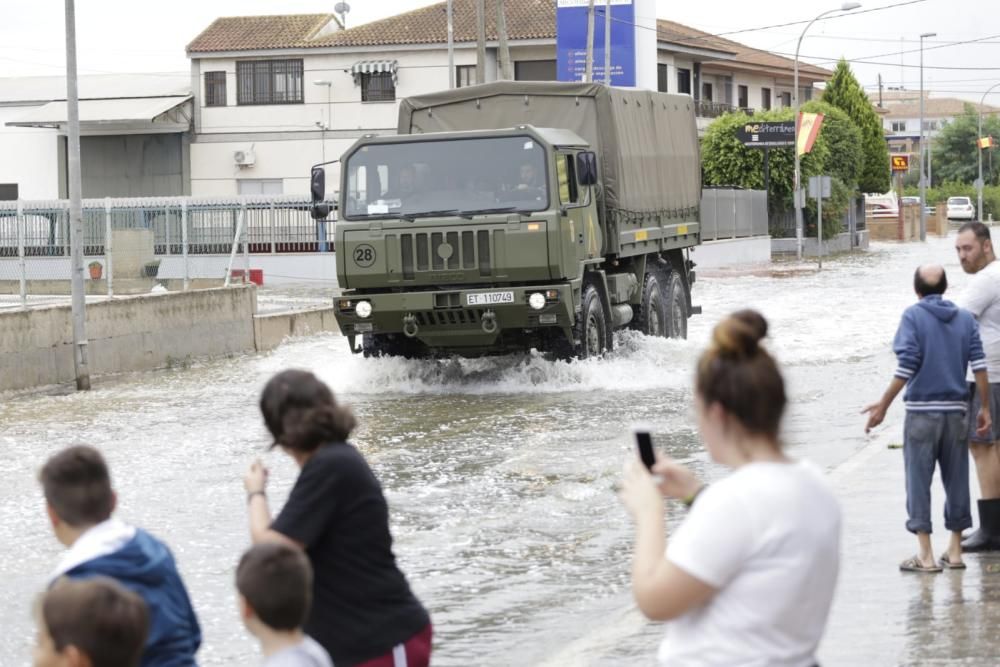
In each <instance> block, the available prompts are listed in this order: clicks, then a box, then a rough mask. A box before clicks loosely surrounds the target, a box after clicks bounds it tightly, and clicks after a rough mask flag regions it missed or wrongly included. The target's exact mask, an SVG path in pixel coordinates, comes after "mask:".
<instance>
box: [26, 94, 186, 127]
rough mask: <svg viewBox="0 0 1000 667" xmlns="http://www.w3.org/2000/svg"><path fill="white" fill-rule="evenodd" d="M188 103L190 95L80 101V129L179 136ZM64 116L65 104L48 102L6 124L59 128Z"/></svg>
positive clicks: (65, 120) (65, 121)
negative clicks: (124, 129) (125, 129)
mask: <svg viewBox="0 0 1000 667" xmlns="http://www.w3.org/2000/svg"><path fill="white" fill-rule="evenodd" d="M189 100H191V96H190V95H185V96H180V95H178V96H172V97H123V98H117V99H109V100H80V107H79V109H80V126H81V128H83V127H85V126H89V127H90V128H91V129H96V126H105V125H119V126H121V125H129V126H135V129H148V130H152V129H156V127H159V128H160V129H162V130H169V131H173V132H183V131H185V129H187V126H189V125H190V113H189V110H186V109H184V108H182V107H184V105H186V104H187V103H188V101H189ZM172 112H174V113H172ZM67 116H68V112H67V110H66V102H64V101H63V102H49V103H48V104H43V105H41V106H38V107H35V108H33V109H30V110H28V111H26V112H25V113H24V114H22V115H21V116H18V117H16V118H14V119H13V120H10V121H8V122H7V123H6V124H7V125H13V126H15V127H59V126H61V125H65V124H66V123H67V122H68V121H67ZM139 126H142V127H141V128H140V127H139ZM154 126H156V127H154Z"/></svg>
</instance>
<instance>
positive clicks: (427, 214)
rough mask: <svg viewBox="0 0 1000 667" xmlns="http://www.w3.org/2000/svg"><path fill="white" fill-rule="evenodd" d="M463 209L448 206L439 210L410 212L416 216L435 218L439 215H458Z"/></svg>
mask: <svg viewBox="0 0 1000 667" xmlns="http://www.w3.org/2000/svg"><path fill="white" fill-rule="evenodd" d="M460 213H461V211H459V210H458V209H457V208H447V209H441V210H438V211H417V212H416V213H410V216H412V217H414V218H433V217H434V216H437V215H458V214H460Z"/></svg>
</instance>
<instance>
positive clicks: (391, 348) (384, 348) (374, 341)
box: [361, 333, 422, 359]
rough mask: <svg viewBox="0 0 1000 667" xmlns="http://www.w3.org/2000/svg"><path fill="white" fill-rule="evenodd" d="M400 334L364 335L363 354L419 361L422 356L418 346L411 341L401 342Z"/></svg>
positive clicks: (362, 339) (362, 342) (368, 356)
mask: <svg viewBox="0 0 1000 667" xmlns="http://www.w3.org/2000/svg"><path fill="white" fill-rule="evenodd" d="M401 338H402V337H401V336H399V335H398V334H369V333H366V334H362V335H361V353H362V354H363V355H364V357H365V358H366V359H368V358H370V357H405V358H406V359H418V358H420V357H421V356H422V355H421V354H420V349H419V346H418V345H415V344H414V343H413V341H411V340H409V339H403V340H400V339H401Z"/></svg>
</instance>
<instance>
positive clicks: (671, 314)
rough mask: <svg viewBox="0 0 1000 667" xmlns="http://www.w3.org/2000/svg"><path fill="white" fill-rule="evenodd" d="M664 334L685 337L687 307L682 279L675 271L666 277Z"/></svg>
mask: <svg viewBox="0 0 1000 667" xmlns="http://www.w3.org/2000/svg"><path fill="white" fill-rule="evenodd" d="M664 294H665V296H666V315H667V319H666V335H667V336H669V337H670V338H687V335H688V308H687V294H686V293H685V288H684V281H683V280H681V276H680V274H679V273H677V272H676V271H671V272H670V273H668V274H667V277H666V288H665V289H664Z"/></svg>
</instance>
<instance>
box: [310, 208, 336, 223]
mask: <svg viewBox="0 0 1000 667" xmlns="http://www.w3.org/2000/svg"><path fill="white" fill-rule="evenodd" d="M331 208H332V207H331V206H330V205H329V204H313V205H312V206H310V207H309V215H311V216H312V219H313V220H326V219H327V218H328V217H329V216H330V209H331Z"/></svg>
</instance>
